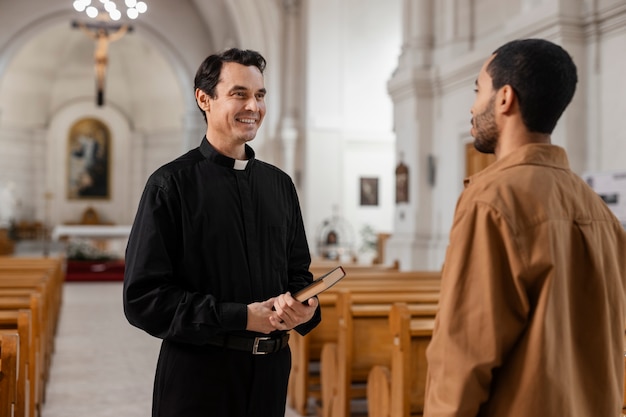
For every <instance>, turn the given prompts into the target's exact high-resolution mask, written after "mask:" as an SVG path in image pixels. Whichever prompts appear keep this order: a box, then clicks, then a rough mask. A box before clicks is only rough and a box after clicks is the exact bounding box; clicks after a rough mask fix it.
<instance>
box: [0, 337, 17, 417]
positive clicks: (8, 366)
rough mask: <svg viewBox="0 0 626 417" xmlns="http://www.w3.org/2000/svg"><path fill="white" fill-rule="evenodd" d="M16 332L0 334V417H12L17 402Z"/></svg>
mask: <svg viewBox="0 0 626 417" xmlns="http://www.w3.org/2000/svg"><path fill="white" fill-rule="evenodd" d="M18 349H19V335H18V334H17V332H7V333H1V334H0V415H1V416H7V417H13V416H14V415H15V414H14V411H15V406H16V402H17V374H18V358H19V352H18Z"/></svg>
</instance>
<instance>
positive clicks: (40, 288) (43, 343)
mask: <svg viewBox="0 0 626 417" xmlns="http://www.w3.org/2000/svg"><path fill="white" fill-rule="evenodd" d="M49 292H50V289H49V286H48V284H47V282H46V280H45V278H43V277H39V276H30V275H23V276H21V277H16V276H6V275H0V310H6V309H11V308H13V305H12V304H11V303H9V304H6V305H3V303H2V301H1V300H2V298H1V297H8V298H9V299H11V298H19V297H30V296H31V295H35V296H36V297H37V301H36V304H37V307H36V308H37V310H38V311H39V313H35V312H33V316H34V320H36V322H35V323H34V325H33V326H34V327H33V328H34V331H35V332H36V334H35V339H36V342H37V346H38V353H39V354H40V355H41V357H40V358H39V360H38V368H39V372H40V374H41V378H43V382H44V383H45V382H46V381H47V380H48V376H49V370H50V365H51V360H52V353H53V351H54V337H55V331H56V323H55V320H56V318H55V317H54V315H53V314H51V310H55V309H56V307H54V306H51V305H50V303H51V302H52V301H51V298H52V297H51V296H50V294H49ZM33 303H34V302H33ZM40 395H41V396H43V395H44V392H41V393H40Z"/></svg>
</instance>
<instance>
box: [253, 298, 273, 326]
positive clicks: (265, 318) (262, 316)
mask: <svg viewBox="0 0 626 417" xmlns="http://www.w3.org/2000/svg"><path fill="white" fill-rule="evenodd" d="M275 300H276V298H270V299H269V300H266V301H262V302H258V303H252V304H248V322H247V324H246V330H249V331H252V332H259V333H266V334H267V333H270V332H273V331H274V330H276V328H275V327H274V325H273V324H272V322H271V321H270V317H273V316H275V315H276V312H275V311H274V310H272V307H273V306H274V302H275Z"/></svg>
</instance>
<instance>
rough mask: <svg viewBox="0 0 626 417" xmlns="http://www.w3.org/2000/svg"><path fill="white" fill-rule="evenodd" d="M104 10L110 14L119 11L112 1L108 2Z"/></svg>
mask: <svg viewBox="0 0 626 417" xmlns="http://www.w3.org/2000/svg"><path fill="white" fill-rule="evenodd" d="M104 10H106V11H107V12H109V14H110V13H111V12H112V11H113V10H117V6H116V5H115V3H113V2H112V1H108V2H106V3H104Z"/></svg>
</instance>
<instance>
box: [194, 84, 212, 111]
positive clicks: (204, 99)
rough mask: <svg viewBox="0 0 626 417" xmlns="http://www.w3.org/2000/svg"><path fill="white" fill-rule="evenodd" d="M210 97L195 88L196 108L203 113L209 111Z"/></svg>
mask: <svg viewBox="0 0 626 417" xmlns="http://www.w3.org/2000/svg"><path fill="white" fill-rule="evenodd" d="M209 99H210V97H209V95H208V94H207V93H205V92H204V91H202V90H200V89H199V88H196V103H198V107H200V108H201V109H202V110H203V111H205V112H206V111H209V110H211V102H210V100H209Z"/></svg>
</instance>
